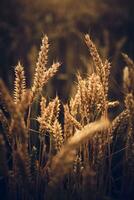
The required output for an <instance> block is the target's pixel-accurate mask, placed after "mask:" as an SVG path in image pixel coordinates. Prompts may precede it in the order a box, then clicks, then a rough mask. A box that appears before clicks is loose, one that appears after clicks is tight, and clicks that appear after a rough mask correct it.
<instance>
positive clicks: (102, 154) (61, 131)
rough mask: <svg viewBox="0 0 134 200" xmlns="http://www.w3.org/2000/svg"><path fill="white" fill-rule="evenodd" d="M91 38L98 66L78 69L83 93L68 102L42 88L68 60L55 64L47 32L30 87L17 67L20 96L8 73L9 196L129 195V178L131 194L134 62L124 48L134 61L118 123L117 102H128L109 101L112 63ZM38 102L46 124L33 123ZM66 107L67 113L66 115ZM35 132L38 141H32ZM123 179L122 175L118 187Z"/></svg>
mask: <svg viewBox="0 0 134 200" xmlns="http://www.w3.org/2000/svg"><path fill="white" fill-rule="evenodd" d="M85 42H86V44H87V46H88V48H89V51H90V54H91V57H92V59H93V63H94V70H93V72H92V74H87V77H86V78H82V76H81V75H80V74H78V75H77V84H76V93H75V95H73V97H71V98H70V99H69V100H68V104H65V105H64V104H63V103H62V102H61V101H60V99H59V98H58V96H56V97H55V99H53V100H50V101H48V99H47V98H46V97H45V96H43V95H42V90H43V87H44V86H45V85H46V83H47V82H48V80H49V79H50V78H51V77H53V76H54V75H55V74H56V72H57V71H58V69H59V67H60V63H58V62H57V63H53V64H52V66H51V67H50V68H48V67H47V59H48V49H49V43H48V37H47V36H46V35H45V36H44V37H43V39H42V44H41V48H40V52H39V56H38V60H37V63H36V68H35V74H34V77H33V84H32V86H31V88H30V89H27V87H26V80H25V74H24V68H23V66H22V65H21V64H20V63H18V65H17V66H16V67H15V81H14V93H13V95H10V93H9V92H8V90H7V88H6V87H5V85H4V83H3V81H2V80H0V102H1V110H0V122H1V134H0V179H1V181H3V182H2V183H3V185H5V187H6V191H7V198H9V199H14V200H15V199H17V200H21V199H22V200H23V199H30V200H31V199H33V200H34V199H91V200H92V199H94V200H95V199H98V198H99V199H105V198H106V197H109V198H110V197H111V195H112V193H119V195H123V193H124V191H125V188H126V185H128V186H129V192H130V193H131V188H132V186H133V182H134V170H133V167H134V159H133V158H134V135H133V130H134V126H133V119H134V90H133V87H132V85H133V77H134V63H133V61H132V60H131V59H130V58H129V57H128V56H127V55H126V54H123V56H124V59H125V61H126V64H127V66H126V67H125V68H124V94H125V95H124V109H123V110H122V112H121V113H120V114H119V115H118V116H116V117H115V118H114V119H113V121H111V122H110V120H109V119H108V116H109V109H113V108H115V107H117V106H118V105H119V104H120V102H118V101H114V102H110V101H109V100H108V89H109V85H108V83H109V75H110V68H111V65H110V63H109V61H108V60H106V61H105V62H103V61H102V59H101V58H100V56H99V54H98V51H97V49H96V46H95V44H94V43H93V42H92V40H91V39H90V36H89V35H86V36H85ZM35 101H36V102H37V101H38V102H39V112H38V114H37V116H34V120H35V123H37V128H38V129H37V130H32V128H31V121H32V120H33V119H32V117H31V110H32V109H34V105H33V104H34V102H35ZM61 108H62V110H63V111H61ZM61 112H63V114H64V120H63V121H62V122H61V120H60V117H59V115H60V113H61ZM7 113H8V114H7ZM32 123H33V122H32ZM32 131H34V137H36V140H37V141H38V142H36V143H34V142H32V137H33V135H32ZM118 146H119V147H120V148H117V147H118ZM117 150H118V151H117ZM120 152H121V153H122V154H121V159H120V162H121V166H120V168H119V169H120V171H121V174H120V176H118V177H116V175H115V174H114V170H115V171H116V168H117V167H118V165H120V162H118V157H117V159H114V155H118V153H120ZM116 179H121V181H120V180H118V181H119V183H120V186H117V188H116V181H117V180H116ZM114 187H115V188H114ZM53 192H55V194H54V193H53ZM127 192H128V191H125V194H126V193H127Z"/></svg>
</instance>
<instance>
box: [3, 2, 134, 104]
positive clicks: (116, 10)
mask: <svg viewBox="0 0 134 200" xmlns="http://www.w3.org/2000/svg"><path fill="white" fill-rule="evenodd" d="M86 33H89V34H90V36H91V38H92V39H93V41H94V42H95V44H96V45H97V47H98V48H99V52H100V54H101V55H102V57H103V59H105V58H108V59H109V60H110V62H111V63H112V75H111V78H110V79H111V81H110V82H111V84H110V90H111V91H110V98H115V99H116V98H118V99H120V98H122V86H121V80H122V68H123V66H124V65H125V64H124V63H123V59H122V57H121V52H125V53H127V54H128V55H129V56H130V57H131V58H133V56H134V55H133V52H134V1H133V0H127V1H126V0H101V1H100V0H62V1H61V0H36V1H33V0H0V77H1V78H2V79H3V80H4V81H5V83H6V85H7V86H8V88H9V89H11V90H12V89H13V80H14V75H13V72H14V66H15V65H16V64H17V62H18V60H20V61H21V63H22V64H23V65H24V67H25V71H26V76H27V84H28V86H30V84H31V83H32V79H31V77H32V74H33V73H34V67H35V64H36V60H37V56H38V50H39V47H40V43H41V38H42V36H43V34H47V35H48V37H49V43H50V51H49V62H48V66H49V65H50V64H52V62H53V60H54V61H57V60H58V61H60V62H61V63H62V67H61V69H60V71H59V72H58V73H57V75H56V77H55V78H53V79H52V81H50V82H49V83H48V86H47V95H48V96H50V97H53V96H54V95H55V93H58V95H59V96H60V98H61V99H62V100H63V101H66V100H67V98H68V97H69V94H70V91H72V90H73V89H72V83H73V82H75V75H76V73H77V72H78V71H80V72H81V73H83V74H86V72H87V71H90V66H91V65H92V62H91V59H90V56H89V51H88V49H87V47H86V45H85V43H84V34H86ZM117 88H118V89H119V90H120V92H119V90H118V89H117Z"/></svg>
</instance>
